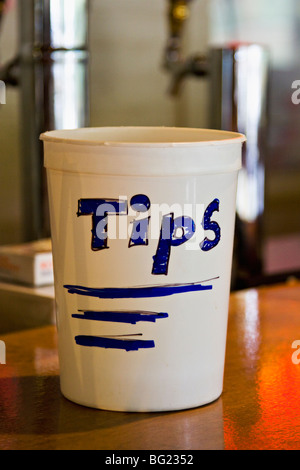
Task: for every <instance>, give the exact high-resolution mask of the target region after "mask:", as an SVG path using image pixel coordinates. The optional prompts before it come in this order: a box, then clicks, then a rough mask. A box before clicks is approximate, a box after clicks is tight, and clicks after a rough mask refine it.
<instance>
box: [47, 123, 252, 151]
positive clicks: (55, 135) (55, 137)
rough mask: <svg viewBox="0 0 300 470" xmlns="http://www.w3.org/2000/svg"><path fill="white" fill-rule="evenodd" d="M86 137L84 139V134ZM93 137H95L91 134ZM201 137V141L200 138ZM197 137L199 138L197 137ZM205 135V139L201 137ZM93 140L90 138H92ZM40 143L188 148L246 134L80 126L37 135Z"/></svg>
mask: <svg viewBox="0 0 300 470" xmlns="http://www.w3.org/2000/svg"><path fill="white" fill-rule="evenodd" d="M124 132H127V133H130V134H131V135H132V136H133V135H134V133H136V135H137V133H138V132H140V133H144V134H145V133H146V134H148V135H151V139H149V138H148V139H146V138H144V139H141V138H140V139H141V140H140V141H139V140H138V139H137V138H133V137H132V138H131V139H129V138H128V137H127V139H124V137H121V134H123V136H124ZM105 133H106V134H107V135H108V134H109V133H115V134H119V135H120V138H118V139H117V138H114V139H112V138H109V137H107V138H103V137H102V138H95V137H96V136H95V135H96V134H98V135H100V134H105ZM163 133H165V134H169V135H171V134H172V133H174V136H175V134H176V138H177V139H178V140H175V138H173V139H171V138H168V139H167V138H166V139H163V138H162V134H163ZM84 134H85V135H86V138H83V135H84ZM93 134H94V135H93ZM201 134H202V140H201V138H200V136H201ZM154 135H157V136H158V135H160V136H161V137H160V139H158V138H157V139H155V138H154ZM179 135H182V136H183V135H185V136H186V137H185V138H181V139H179V138H178V137H179ZM197 136H198V137H197ZM205 136H206V138H204V137H205ZM91 137H93V138H91ZM40 140H42V141H43V142H51V143H64V144H75V145H85V146H105V147H148V148H153V147H189V146H196V147H200V146H205V145H224V144H237V143H243V142H246V140H247V138H246V136H245V135H243V134H241V133H238V132H231V131H224V130H217V129H204V128H191V127H164V126H156V127H155V126H112V127H83V128H78V129H61V130H53V131H48V132H44V133H43V134H41V135H40Z"/></svg>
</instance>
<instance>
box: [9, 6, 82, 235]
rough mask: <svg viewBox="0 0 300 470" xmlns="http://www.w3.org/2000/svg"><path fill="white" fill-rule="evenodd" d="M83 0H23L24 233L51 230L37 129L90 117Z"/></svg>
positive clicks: (60, 126)
mask: <svg viewBox="0 0 300 470" xmlns="http://www.w3.org/2000/svg"><path fill="white" fill-rule="evenodd" d="M88 3H89V2H88V0H22V1H20V2H19V3H18V6H19V20H20V21H19V23H20V32H21V33H20V70H21V73H20V86H21V155H22V162H23V165H22V170H23V217H24V222H23V226H24V239H25V240H27V241H29V240H35V239H39V238H42V237H47V236H49V235H50V224H49V210H48V198H47V186H46V178H45V172H44V169H43V147H42V143H41V142H40V141H39V135H40V134H41V133H42V132H45V131H47V130H51V129H67V128H77V127H85V126H87V125H88V123H89V97H88V59H89V55H88Z"/></svg>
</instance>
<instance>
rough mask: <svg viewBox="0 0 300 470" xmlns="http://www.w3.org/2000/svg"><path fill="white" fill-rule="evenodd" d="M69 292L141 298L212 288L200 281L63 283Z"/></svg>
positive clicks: (95, 295) (110, 297) (118, 297)
mask: <svg viewBox="0 0 300 470" xmlns="http://www.w3.org/2000/svg"><path fill="white" fill-rule="evenodd" d="M64 288H65V289H67V290H68V292H69V294H78V295H85V296H88V297H98V298H100V299H141V298H151V297H167V296H171V295H175V294H183V293H187V292H198V291H206V290H212V289H213V286H212V285H207V286H204V285H202V284H200V283H192V284H174V285H162V286H146V287H130V288H114V287H109V288H90V287H83V286H76V285H64Z"/></svg>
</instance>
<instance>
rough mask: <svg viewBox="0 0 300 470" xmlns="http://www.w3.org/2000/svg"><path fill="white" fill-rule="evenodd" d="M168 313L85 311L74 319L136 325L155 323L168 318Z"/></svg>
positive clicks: (75, 315)
mask: <svg viewBox="0 0 300 470" xmlns="http://www.w3.org/2000/svg"><path fill="white" fill-rule="evenodd" d="M168 317H169V315H168V314H167V313H163V312H161V313H155V312H93V311H85V312H83V314H81V315H80V314H74V315H72V318H78V319H80V320H92V321H104V322H114V323H129V324H131V325H136V324H137V323H138V322H151V323H155V322H156V320H159V319H162V318H168Z"/></svg>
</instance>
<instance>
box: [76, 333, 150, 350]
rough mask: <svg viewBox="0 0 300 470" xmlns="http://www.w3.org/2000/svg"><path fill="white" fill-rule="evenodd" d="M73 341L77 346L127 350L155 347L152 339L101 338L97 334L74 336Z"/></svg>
mask: <svg viewBox="0 0 300 470" xmlns="http://www.w3.org/2000/svg"><path fill="white" fill-rule="evenodd" d="M75 341H76V344H78V345H79V346H86V347H96V348H104V349H123V350H125V351H127V352H130V351H138V350H139V349H151V348H155V343H154V341H152V340H133V339H129V340H125V339H116V338H101V337H98V336H76V337H75Z"/></svg>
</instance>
